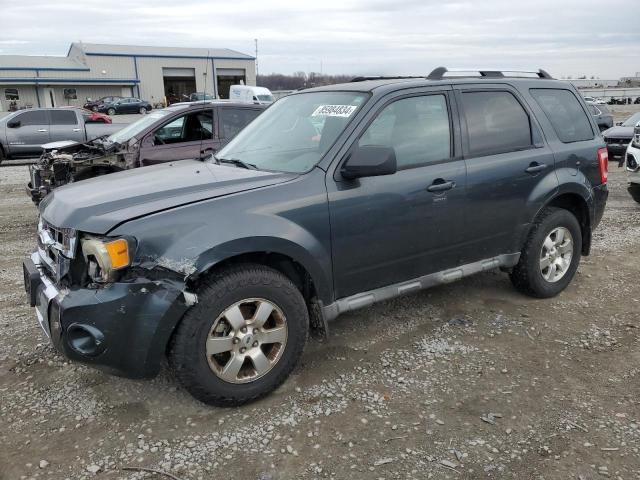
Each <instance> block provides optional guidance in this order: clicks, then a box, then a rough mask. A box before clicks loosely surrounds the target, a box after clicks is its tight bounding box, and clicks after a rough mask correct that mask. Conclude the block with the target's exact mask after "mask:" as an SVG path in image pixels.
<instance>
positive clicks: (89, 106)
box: [82, 95, 122, 112]
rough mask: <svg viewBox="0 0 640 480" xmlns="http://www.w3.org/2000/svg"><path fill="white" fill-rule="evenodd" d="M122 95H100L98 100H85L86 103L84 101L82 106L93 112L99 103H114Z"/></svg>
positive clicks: (96, 109)
mask: <svg viewBox="0 0 640 480" xmlns="http://www.w3.org/2000/svg"><path fill="white" fill-rule="evenodd" d="M121 98H122V97H119V96H113V95H112V96H110V97H102V98H99V99H98V100H89V101H87V103H85V104H84V105H83V106H82V107H83V108H86V109H87V110H91V111H93V112H97V111H98V107H99V106H100V105H104V104H107V103H114V102H117V101H118V100H120V99H121Z"/></svg>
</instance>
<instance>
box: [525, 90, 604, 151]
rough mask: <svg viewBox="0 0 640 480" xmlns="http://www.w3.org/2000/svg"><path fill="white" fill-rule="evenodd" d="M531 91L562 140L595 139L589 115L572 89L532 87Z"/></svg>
mask: <svg viewBox="0 0 640 480" xmlns="http://www.w3.org/2000/svg"><path fill="white" fill-rule="evenodd" d="M530 92H531V96H532V97H533V98H534V99H535V101H536V102H538V105H540V108H541V109H542V111H543V112H544V114H545V115H546V116H547V118H548V119H549V121H550V122H551V125H552V126H553V129H554V130H555V132H556V134H557V135H558V138H559V139H560V141H561V142H563V143H572V142H582V141H585V140H592V139H593V137H594V135H593V130H592V129H591V123H590V122H589V117H587V114H586V113H585V111H584V110H583V108H582V106H581V105H580V102H579V101H578V99H577V98H576V96H575V95H574V94H573V93H572V92H571V91H569V90H562V89H552V88H532V89H531V90H530Z"/></svg>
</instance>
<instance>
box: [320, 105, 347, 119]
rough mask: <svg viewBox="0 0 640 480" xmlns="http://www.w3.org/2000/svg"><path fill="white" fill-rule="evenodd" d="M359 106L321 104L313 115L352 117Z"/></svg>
mask: <svg viewBox="0 0 640 480" xmlns="http://www.w3.org/2000/svg"><path fill="white" fill-rule="evenodd" d="M357 108H358V107H357V106H355V105H320V106H319V107H318V108H316V109H315V110H314V111H313V113H312V114H311V116H312V117H350V116H351V114H352V113H353V112H355V111H356V109H357Z"/></svg>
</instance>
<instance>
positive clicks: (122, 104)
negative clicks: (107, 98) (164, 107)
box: [97, 97, 153, 116]
mask: <svg viewBox="0 0 640 480" xmlns="http://www.w3.org/2000/svg"><path fill="white" fill-rule="evenodd" d="M97 109H98V112H102V113H106V114H107V115H110V116H114V115H116V114H120V113H141V114H142V115H145V114H146V113H147V112H150V111H151V110H153V105H151V104H150V103H149V102H146V101H144V100H140V99H139V98H133V97H127V98H121V99H119V100H116V101H114V102H112V103H103V104H102V105H98V107H97Z"/></svg>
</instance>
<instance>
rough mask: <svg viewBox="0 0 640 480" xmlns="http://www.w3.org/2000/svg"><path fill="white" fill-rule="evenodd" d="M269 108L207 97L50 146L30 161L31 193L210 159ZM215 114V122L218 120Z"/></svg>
mask: <svg viewBox="0 0 640 480" xmlns="http://www.w3.org/2000/svg"><path fill="white" fill-rule="evenodd" d="M263 109H264V107H263V106H261V105H244V104H237V103H236V104H234V103H230V102H211V101H209V102H207V103H206V104H203V103H194V104H187V105H184V106H171V107H168V108H165V109H162V110H154V111H153V112H151V113H150V114H149V115H146V116H144V117H142V118H141V119H139V120H138V121H136V122H134V123H131V124H129V125H127V126H126V127H124V128H123V129H122V130H120V131H118V132H117V133H115V134H113V135H111V136H109V137H100V138H97V139H95V140H93V141H91V142H83V141H70V142H65V143H55V144H51V145H45V151H44V153H43V154H42V156H41V157H40V159H39V160H38V162H37V163H36V164H35V165H31V166H30V172H31V179H30V182H29V184H28V186H27V192H28V193H29V195H31V198H32V200H33V202H34V203H35V204H36V205H37V204H38V203H39V202H40V200H42V198H44V197H45V196H46V195H47V194H48V193H49V192H50V191H51V190H52V189H54V188H57V187H60V186H62V185H64V184H66V183H69V182H73V181H75V182H77V181H80V180H85V179H87V178H91V177H96V176H100V175H105V174H107V173H113V172H116V171H120V170H126V169H130V168H137V167H143V166H146V165H153V164H156V163H163V162H168V161H173V160H183V159H204V158H207V157H209V156H211V154H212V153H214V152H216V151H217V150H218V149H220V148H221V147H222V146H223V145H225V144H226V143H227V142H228V141H229V140H231V139H232V138H233V137H234V136H235V135H236V134H237V133H238V132H239V131H240V130H242V129H243V128H244V127H245V126H246V125H247V124H248V123H249V122H251V121H252V120H253V119H254V118H256V117H257V116H258V115H259V114H260V113H261V112H262V110H263ZM214 118H215V122H214Z"/></svg>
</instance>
